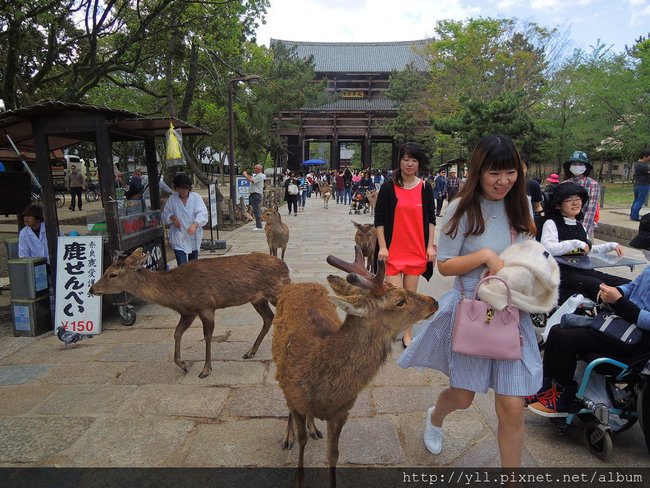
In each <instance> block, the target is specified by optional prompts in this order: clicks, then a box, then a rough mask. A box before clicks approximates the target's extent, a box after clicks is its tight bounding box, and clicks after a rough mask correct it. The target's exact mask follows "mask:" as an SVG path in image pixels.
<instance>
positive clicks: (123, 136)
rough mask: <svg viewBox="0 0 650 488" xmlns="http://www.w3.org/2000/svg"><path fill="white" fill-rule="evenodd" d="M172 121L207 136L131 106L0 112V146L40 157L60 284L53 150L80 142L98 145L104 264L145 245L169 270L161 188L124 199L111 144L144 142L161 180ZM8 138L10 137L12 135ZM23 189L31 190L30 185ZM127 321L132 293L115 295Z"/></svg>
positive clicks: (151, 171)
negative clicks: (163, 145) (163, 143)
mask: <svg viewBox="0 0 650 488" xmlns="http://www.w3.org/2000/svg"><path fill="white" fill-rule="evenodd" d="M170 122H172V123H173V125H174V127H176V128H180V129H181V130H182V132H183V135H184V136H191V135H205V134H207V133H206V132H205V131H203V130H202V129H200V128H198V127H194V126H192V125H190V124H188V123H186V122H184V121H182V120H178V119H175V118H173V117H172V118H169V117H167V118H145V117H142V116H140V115H138V114H136V113H133V112H128V111H126V110H119V109H111V108H106V107H97V106H93V105H84V104H76V103H64V102H44V103H40V104H37V105H33V106H30V107H26V108H21V109H18V110H14V111H9V112H3V113H0V149H11V148H12V147H11V141H13V143H14V144H15V146H16V147H17V148H18V150H19V151H20V152H26V153H27V152H31V153H34V154H35V156H36V167H35V169H36V171H35V173H36V176H37V178H38V179H39V180H40V183H41V186H42V205H43V213H44V217H45V226H46V232H47V241H48V251H49V255H50V263H51V264H52V266H51V269H52V275H53V276H52V279H53V282H55V283H56V272H57V270H56V256H57V236H58V235H60V232H59V218H58V214H57V208H56V205H55V187H54V182H53V178H52V172H51V169H50V154H51V152H52V151H54V150H57V149H63V148H67V147H70V146H73V145H75V144H78V143H80V142H84V141H86V142H92V143H94V144H95V150H96V158H95V159H96V161H97V170H98V175H99V184H100V187H101V198H102V204H103V217H104V221H103V222H99V221H98V222H90V224H92V226H93V228H94V227H95V226H96V228H97V229H100V232H101V233H102V235H103V236H104V239H103V240H104V257H105V258H104V263H106V264H105V265H106V266H108V265H109V264H110V263H111V261H112V255H113V253H114V252H115V251H120V252H124V253H130V252H131V251H132V250H133V249H135V248H137V247H144V249H145V250H146V251H149V253H150V259H149V262H148V263H147V267H148V268H150V269H157V270H164V269H166V266H167V259H166V255H165V245H164V229H163V223H162V221H161V218H160V215H161V208H160V192H159V188H158V185H155V184H154V185H151V187H150V192H149V193H150V199H149V201H148V202H145V200H144V199H141V200H125V199H124V198H123V196H122V195H118V194H117V192H116V188H115V185H114V181H115V174H114V165H113V155H112V144H113V143H114V142H121V141H142V142H144V148H145V154H144V159H145V161H146V168H147V172H148V177H149V181H150V182H156V181H158V178H159V174H158V164H157V160H156V146H155V138H156V137H163V136H164V135H165V133H166V131H167V129H168V128H169V124H170ZM7 136H8V137H7ZM24 191H27V192H29V188H28V187H27V188H25V190H24ZM114 304H116V305H118V306H119V307H120V316H121V319H122V322H123V323H124V324H125V325H131V324H133V323H134V322H135V314H134V313H133V310H132V309H131V308H130V307H128V306H127V304H128V297H121V298H120V297H115V299H114Z"/></svg>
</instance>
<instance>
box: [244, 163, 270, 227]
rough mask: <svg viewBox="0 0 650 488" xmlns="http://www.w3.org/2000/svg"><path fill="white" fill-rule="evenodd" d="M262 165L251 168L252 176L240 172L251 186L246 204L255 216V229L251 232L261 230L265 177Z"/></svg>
mask: <svg viewBox="0 0 650 488" xmlns="http://www.w3.org/2000/svg"><path fill="white" fill-rule="evenodd" d="M262 169H263V168H262V165H261V164H256V165H255V168H253V174H252V175H249V174H248V173H247V172H246V171H244V172H242V175H244V178H246V179H247V180H248V181H250V183H251V186H250V188H249V190H248V202H249V203H250V204H251V206H252V207H253V215H255V227H253V230H256V231H260V230H262V219H261V218H260V217H261V216H262V211H261V207H262V196H263V195H264V180H265V179H266V175H265V174H264V171H262Z"/></svg>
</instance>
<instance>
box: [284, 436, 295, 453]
mask: <svg viewBox="0 0 650 488" xmlns="http://www.w3.org/2000/svg"><path fill="white" fill-rule="evenodd" d="M290 449H293V441H290V440H288V439H285V440H284V442H283V443H282V450H283V451H288V450H290Z"/></svg>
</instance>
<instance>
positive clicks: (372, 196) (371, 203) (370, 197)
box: [366, 190, 379, 216]
mask: <svg viewBox="0 0 650 488" xmlns="http://www.w3.org/2000/svg"><path fill="white" fill-rule="evenodd" d="M378 195H379V192H378V191H377V190H369V191H368V192H366V201H367V202H368V207H369V208H370V215H371V216H372V215H375V205H377V196H378Z"/></svg>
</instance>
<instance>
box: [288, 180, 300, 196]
mask: <svg viewBox="0 0 650 488" xmlns="http://www.w3.org/2000/svg"><path fill="white" fill-rule="evenodd" d="M287 191H288V192H289V195H297V194H298V193H299V190H298V186H296V184H295V183H290V184H289V186H288V187H287Z"/></svg>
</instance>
